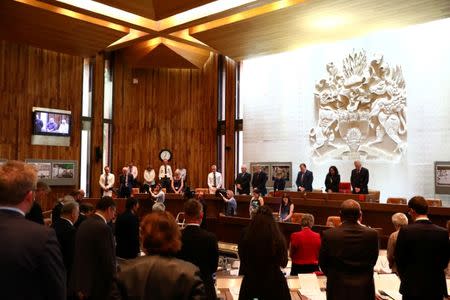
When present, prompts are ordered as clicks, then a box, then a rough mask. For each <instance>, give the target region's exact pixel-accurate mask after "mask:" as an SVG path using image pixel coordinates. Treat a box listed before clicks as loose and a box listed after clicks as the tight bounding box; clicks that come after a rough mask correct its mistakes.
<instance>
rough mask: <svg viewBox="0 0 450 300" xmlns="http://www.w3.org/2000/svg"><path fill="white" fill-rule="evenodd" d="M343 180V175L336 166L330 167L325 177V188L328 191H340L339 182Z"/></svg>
mask: <svg viewBox="0 0 450 300" xmlns="http://www.w3.org/2000/svg"><path fill="white" fill-rule="evenodd" d="M340 182H341V175H339V171H338V169H337V168H336V167H335V166H331V167H330V168H329V169H328V174H327V176H326V177H325V190H326V191H327V193H338V192H339V183H340Z"/></svg>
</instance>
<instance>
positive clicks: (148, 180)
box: [143, 165, 155, 193]
mask: <svg viewBox="0 0 450 300" xmlns="http://www.w3.org/2000/svg"><path fill="white" fill-rule="evenodd" d="M153 186H155V170H154V169H153V168H152V167H151V166H150V165H148V166H147V169H145V171H144V186H143V189H144V191H145V192H146V193H148V192H149V190H150V188H152V187H153Z"/></svg>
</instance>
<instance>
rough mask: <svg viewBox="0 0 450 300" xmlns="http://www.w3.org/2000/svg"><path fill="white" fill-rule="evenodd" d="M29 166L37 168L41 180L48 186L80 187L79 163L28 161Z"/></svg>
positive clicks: (69, 161) (67, 161) (45, 160)
mask: <svg viewBox="0 0 450 300" xmlns="http://www.w3.org/2000/svg"><path fill="white" fill-rule="evenodd" d="M25 162H26V163H27V164H30V165H33V166H35V168H36V170H37V172H38V178H39V180H42V181H44V182H45V183H47V184H48V185H78V161H76V160H48V159H26V160H25Z"/></svg>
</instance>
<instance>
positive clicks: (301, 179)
mask: <svg viewBox="0 0 450 300" xmlns="http://www.w3.org/2000/svg"><path fill="white" fill-rule="evenodd" d="M303 175H305V173H302V177H301V178H300V182H301V183H303Z"/></svg>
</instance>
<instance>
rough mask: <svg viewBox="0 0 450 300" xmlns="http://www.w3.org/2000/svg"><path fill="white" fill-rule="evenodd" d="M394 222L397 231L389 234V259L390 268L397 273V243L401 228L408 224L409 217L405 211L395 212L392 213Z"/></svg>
mask: <svg viewBox="0 0 450 300" xmlns="http://www.w3.org/2000/svg"><path fill="white" fill-rule="evenodd" d="M392 224H394V227H395V231H394V232H393V233H391V235H390V236H389V240H388V244H387V255H386V256H387V259H388V262H389V268H391V270H392V272H393V273H397V266H396V265H395V246H396V244H397V236H398V232H399V231H400V228H402V227H403V226H406V225H408V218H407V217H406V215H405V214H404V213H395V214H393V215H392Z"/></svg>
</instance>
